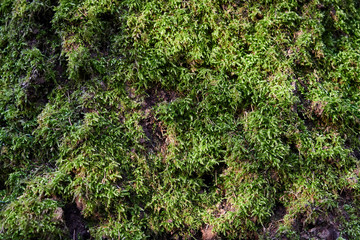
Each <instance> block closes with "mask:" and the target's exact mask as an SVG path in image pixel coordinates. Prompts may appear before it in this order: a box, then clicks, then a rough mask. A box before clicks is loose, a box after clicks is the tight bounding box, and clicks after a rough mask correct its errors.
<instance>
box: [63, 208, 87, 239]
mask: <svg viewBox="0 0 360 240" xmlns="http://www.w3.org/2000/svg"><path fill="white" fill-rule="evenodd" d="M63 210H64V218H65V224H66V227H67V228H68V229H69V236H70V239H73V240H80V239H81V240H84V239H90V238H91V236H90V233H89V231H88V229H87V227H86V222H85V220H84V218H83V216H82V215H81V212H80V210H79V209H78V208H77V207H76V204H74V203H72V204H67V205H65V207H64V208H63Z"/></svg>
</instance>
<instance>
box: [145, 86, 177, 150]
mask: <svg viewBox="0 0 360 240" xmlns="http://www.w3.org/2000/svg"><path fill="white" fill-rule="evenodd" d="M146 94H147V96H146V97H145V99H144V102H143V103H142V109H141V110H142V111H143V112H144V114H145V118H144V119H142V120H141V121H140V122H139V124H140V126H141V127H142V128H143V131H144V133H145V136H146V138H147V139H140V143H142V144H144V145H145V147H146V148H147V150H148V151H150V152H157V151H161V150H163V148H165V145H166V137H165V133H166V128H165V126H164V125H163V123H162V122H160V121H158V120H157V119H156V118H155V116H154V111H153V107H154V106H156V105H157V104H159V103H161V102H172V101H174V100H175V99H176V98H177V97H178V94H177V93H176V92H174V91H170V90H164V89H162V88H160V87H153V88H150V89H148V90H147V91H146Z"/></svg>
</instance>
